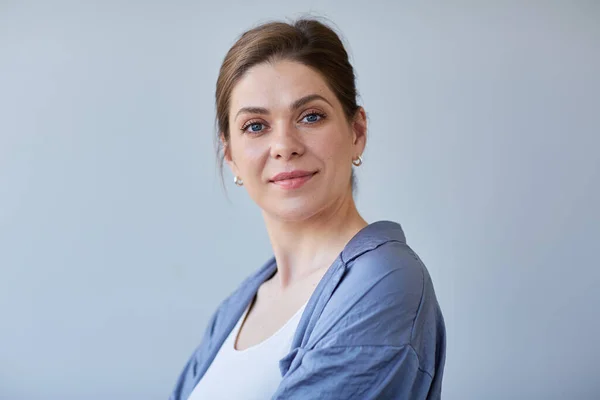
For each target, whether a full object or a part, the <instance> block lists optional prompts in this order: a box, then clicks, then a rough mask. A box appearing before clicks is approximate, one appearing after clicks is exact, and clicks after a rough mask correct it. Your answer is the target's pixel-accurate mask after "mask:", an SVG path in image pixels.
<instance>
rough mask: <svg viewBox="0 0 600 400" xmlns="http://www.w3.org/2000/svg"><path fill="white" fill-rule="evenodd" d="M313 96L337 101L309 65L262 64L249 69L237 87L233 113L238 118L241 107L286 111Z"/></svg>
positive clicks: (233, 92)
mask: <svg viewBox="0 0 600 400" xmlns="http://www.w3.org/2000/svg"><path fill="white" fill-rule="evenodd" d="M310 94H319V95H321V96H323V97H325V98H326V99H327V100H329V101H330V102H331V104H335V103H336V100H337V99H336V98H335V95H334V94H333V92H332V91H331V90H330V89H329V87H328V86H327V83H326V82H325V79H324V78H323V77H322V76H321V74H319V73H318V72H316V71H315V70H313V69H312V68H310V67H307V66H306V65H303V64H300V63H297V62H293V61H278V62H275V63H262V64H258V65H255V66H254V67H252V68H250V69H249V70H248V71H247V72H246V73H245V74H244V76H243V77H242V78H241V79H240V80H239V81H238V83H237V84H236V85H235V87H234V88H233V91H232V93H231V110H230V111H232V113H233V115H235V112H236V110H238V109H240V108H242V107H263V108H267V109H277V108H286V109H287V108H288V107H289V105H290V104H292V103H293V102H294V101H295V100H297V99H299V98H301V97H304V96H307V95H310ZM230 115H232V114H230Z"/></svg>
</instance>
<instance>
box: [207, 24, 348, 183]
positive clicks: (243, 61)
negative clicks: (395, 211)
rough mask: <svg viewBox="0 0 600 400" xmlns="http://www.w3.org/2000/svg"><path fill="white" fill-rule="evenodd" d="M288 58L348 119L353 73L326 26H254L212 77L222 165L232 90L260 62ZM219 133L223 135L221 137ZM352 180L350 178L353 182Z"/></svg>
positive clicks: (339, 46) (339, 42) (227, 132)
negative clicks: (315, 76) (321, 83)
mask: <svg viewBox="0 0 600 400" xmlns="http://www.w3.org/2000/svg"><path fill="white" fill-rule="evenodd" d="M279 60H290V61H296V62H299V63H301V64H304V65H306V66H308V67H311V68H313V69H315V70H316V71H317V72H319V73H320V74H321V75H322V76H323V78H324V79H325V82H326V83H327V85H328V86H329V88H330V89H331V90H332V91H333V93H334V94H335V96H336V97H337V99H338V100H339V102H340V103H341V104H342V108H343V110H344V114H345V115H346V118H347V119H348V121H351V120H352V118H353V117H354V115H355V114H356V111H357V110H358V108H359V107H358V105H357V103H356V95H357V93H356V84H355V77H354V69H353V68H352V65H351V64H350V62H349V61H348V53H347V52H346V49H345V48H344V45H343V44H342V41H341V40H340V37H339V36H338V35H337V34H336V33H335V32H334V31H333V29H331V28H330V27H328V26H327V25H325V24H323V23H322V22H319V21H317V20H315V19H300V20H298V21H296V22H295V23H285V22H270V23H266V24H263V25H260V26H257V27H256V28H253V29H251V30H249V31H247V32H245V33H244V34H242V36H241V37H240V38H239V39H238V40H237V42H236V43H235V44H234V45H233V46H232V47H231V49H229V51H228V52H227V55H226V56H225V59H224V60H223V64H222V65H221V69H220V71H219V78H218V79H217V89H216V94H215V97H216V99H215V101H216V109H217V130H218V132H217V133H218V137H217V146H218V147H217V151H218V154H219V162H220V165H221V166H222V164H223V157H222V152H223V144H222V143H221V139H223V140H224V141H225V142H226V143H227V142H228V141H229V135H230V132H229V129H230V127H229V111H230V110H229V108H230V98H231V92H232V91H233V88H234V87H235V85H236V83H237V82H238V81H239V80H240V79H241V78H242V76H243V75H244V73H245V72H246V71H248V69H250V68H252V67H253V66H255V65H257V64H261V63H263V62H275V61H279ZM221 135H222V136H221ZM353 181H354V179H353Z"/></svg>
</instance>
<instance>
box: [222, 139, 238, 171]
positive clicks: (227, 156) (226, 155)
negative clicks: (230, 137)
mask: <svg viewBox="0 0 600 400" xmlns="http://www.w3.org/2000/svg"><path fill="white" fill-rule="evenodd" d="M219 140H220V141H221V146H223V160H225V162H226V163H227V166H228V167H229V169H230V170H231V172H232V173H233V175H235V176H239V171H238V168H237V165H236V164H235V161H233V157H232V154H231V142H228V141H227V140H226V139H225V135H223V133H221V134H220V135H219Z"/></svg>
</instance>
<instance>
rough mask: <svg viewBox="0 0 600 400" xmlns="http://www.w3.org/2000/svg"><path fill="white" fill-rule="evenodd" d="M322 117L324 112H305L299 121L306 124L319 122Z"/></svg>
mask: <svg viewBox="0 0 600 400" xmlns="http://www.w3.org/2000/svg"><path fill="white" fill-rule="evenodd" d="M323 118H325V114H321V113H318V112H311V113H310V114H306V115H305V116H304V117H303V118H302V120H301V121H302V122H304V123H307V124H314V123H317V122H320V121H321V120H322V119H323Z"/></svg>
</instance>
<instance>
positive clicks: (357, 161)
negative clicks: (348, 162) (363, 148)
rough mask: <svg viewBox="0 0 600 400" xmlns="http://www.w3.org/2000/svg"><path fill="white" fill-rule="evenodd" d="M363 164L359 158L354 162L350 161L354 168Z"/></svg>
mask: <svg viewBox="0 0 600 400" xmlns="http://www.w3.org/2000/svg"><path fill="white" fill-rule="evenodd" d="M362 163H363V159H362V157H361V156H358V157H357V158H356V160H352V165H354V166H355V167H360V166H361V165H362Z"/></svg>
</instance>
